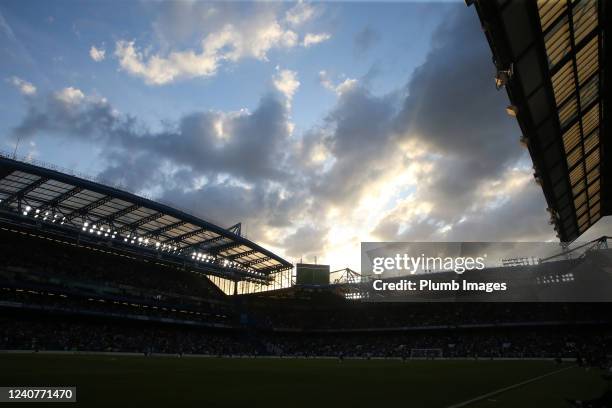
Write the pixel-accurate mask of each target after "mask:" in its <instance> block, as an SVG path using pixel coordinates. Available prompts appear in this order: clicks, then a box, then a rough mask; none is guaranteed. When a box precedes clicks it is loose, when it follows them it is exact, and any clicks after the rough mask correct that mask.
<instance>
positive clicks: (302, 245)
mask: <svg viewBox="0 0 612 408" xmlns="http://www.w3.org/2000/svg"><path fill="white" fill-rule="evenodd" d="M328 233H329V228H328V227H326V226H321V227H315V226H311V225H305V226H302V227H300V228H298V229H297V230H296V231H295V232H293V233H292V234H290V235H288V236H287V237H286V238H285V240H284V241H283V243H282V246H283V249H284V250H285V253H286V254H287V255H288V256H290V257H294V258H301V257H305V258H310V257H311V256H317V255H321V252H322V251H323V249H324V248H325V245H326V241H327V238H326V236H327V234H328Z"/></svg>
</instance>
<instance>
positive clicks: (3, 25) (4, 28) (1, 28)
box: [0, 12, 16, 40]
mask: <svg viewBox="0 0 612 408" xmlns="http://www.w3.org/2000/svg"><path fill="white" fill-rule="evenodd" d="M0 32H2V33H3V34H4V35H5V36H6V37H8V38H9V39H11V40H15V39H16V38H15V33H14V32H13V29H12V28H11V26H10V25H9V24H8V23H7V21H6V19H5V18H4V16H3V15H2V13H1V12H0Z"/></svg>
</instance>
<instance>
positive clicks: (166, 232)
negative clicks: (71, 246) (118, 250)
mask: <svg viewBox="0 0 612 408" xmlns="http://www.w3.org/2000/svg"><path fill="white" fill-rule="evenodd" d="M0 217H1V218H5V219H6V218H7V217H10V219H11V220H17V221H21V222H24V221H28V222H35V223H36V224H37V225H38V226H40V227H44V226H53V228H61V229H65V230H68V231H70V232H71V233H72V234H73V235H75V236H77V235H78V236H80V237H83V238H85V237H87V238H88V239H89V240H91V239H95V240H98V241H101V242H103V243H107V244H109V243H110V244H111V245H116V246H129V247H130V248H131V249H132V250H134V249H136V250H138V251H140V252H142V253H145V252H146V253H151V252H154V253H156V256H157V257H158V258H161V259H163V258H168V259H172V260H173V261H175V262H176V260H180V261H181V262H182V263H184V264H185V265H188V266H192V267H195V268H196V269H200V270H202V271H204V272H205V273H211V274H215V275H217V276H222V277H227V278H229V279H233V280H248V281H255V282H262V283H263V282H267V281H268V279H269V278H270V275H271V274H274V273H276V272H280V271H284V270H288V269H291V268H292V267H293V266H292V265H291V264H290V263H289V262H287V261H285V260H284V259H282V258H281V257H279V256H278V255H275V254H273V253H272V252H270V251H268V250H266V249H264V248H262V247H260V246H259V245H257V244H255V243H254V242H252V241H249V240H248V239H246V238H244V237H242V236H241V235H240V226H239V224H238V225H236V226H234V227H231V228H230V229H224V228H222V227H219V226H217V225H214V224H212V223H210V222H207V221H204V220H202V219H200V218H197V217H195V216H193V215H190V214H187V213H185V212H183V211H180V210H178V209H176V208H172V207H170V206H167V205H164V204H161V203H159V202H155V201H152V200H149V199H146V198H143V197H139V196H137V195H134V194H131V193H128V192H126V191H122V190H120V189H117V188H113V187H109V186H106V185H103V184H100V183H97V182H95V181H91V180H86V179H84V178H81V177H77V176H75V175H70V174H67V173H65V172H60V171H57V170H52V169H50V168H47V167H41V166H37V165H34V164H31V163H27V162H23V161H18V160H14V159H12V158H10V157H7V155H5V154H2V153H0Z"/></svg>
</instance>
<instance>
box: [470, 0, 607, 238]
mask: <svg viewBox="0 0 612 408" xmlns="http://www.w3.org/2000/svg"><path fill="white" fill-rule="evenodd" d="M471 3H474V4H475V6H476V9H477V11H478V15H479V18H480V20H481V22H482V25H483V30H484V32H485V35H486V37H487V40H488V42H489V45H490V47H491V50H492V52H493V59H494V63H495V66H496V69H497V75H496V77H495V83H496V86H497V87H498V88H501V87H505V88H506V91H507V92H508V96H509V97H510V101H511V105H510V106H508V108H507V111H508V113H509V114H510V115H512V116H516V118H517V119H518V123H519V125H520V127H521V131H522V132H523V137H522V138H521V142H522V143H523V144H524V145H526V147H527V148H528V149H529V153H530V154H531V158H532V160H533V164H534V170H535V174H534V177H535V179H536V181H537V182H538V183H539V184H540V185H541V186H542V189H543V190H544V195H545V196H546V200H547V202H548V206H549V208H548V211H549V213H550V216H551V220H550V221H551V224H553V225H554V226H555V230H556V231H557V234H558V237H559V239H560V240H561V241H563V242H571V241H573V240H575V239H576V238H577V237H579V236H580V235H581V234H582V233H584V232H585V231H586V230H587V229H588V228H589V227H590V226H592V225H593V224H594V223H595V222H597V220H599V219H600V218H601V217H602V216H605V215H610V214H611V213H612V200H611V196H612V181H611V180H610V177H611V175H612V159H611V157H612V143H611V142H610V137H609V136H610V134H609V132H610V130H609V128H608V127H609V125H608V121H607V119H608V118H609V117H610V113H609V110H610V103H606V100H607V98H608V96H609V94H610V79H609V78H608V77H607V75H606V71H605V66H606V65H607V64H608V63H609V59H610V54H611V52H610V49H609V48H610V43H609V38H608V37H609V36H606V35H605V32H606V28H607V25H608V23H609V21H610V19H611V16H610V15H611V13H612V7H610V6H611V4H609V3H610V2H608V1H603V0H580V1H577V0H538V1H537V2H536V1H522V0H498V1H478V0H472V1H469V2H468V4H471Z"/></svg>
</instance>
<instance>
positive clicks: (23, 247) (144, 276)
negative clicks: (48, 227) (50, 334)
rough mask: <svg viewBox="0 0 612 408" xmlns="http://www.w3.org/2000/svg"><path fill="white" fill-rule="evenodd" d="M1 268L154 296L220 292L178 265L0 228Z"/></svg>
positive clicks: (29, 277) (28, 277) (15, 274)
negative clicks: (167, 264) (135, 257)
mask: <svg viewBox="0 0 612 408" xmlns="http://www.w3.org/2000/svg"><path fill="white" fill-rule="evenodd" d="M0 257H1V258H2V261H3V262H2V265H0V268H1V269H2V271H3V274H4V275H5V276H10V277H11V278H13V279H21V280H25V281H37V282H43V283H49V282H54V283H58V282H61V283H64V284H66V285H75V284H81V285H83V284H87V283H89V284H92V285H100V286H107V287H112V288H115V289H117V290H119V291H120V292H123V293H131V292H138V293H147V294H148V295H149V296H151V297H172V298H184V297H185V296H188V297H193V298H194V299H193V300H196V299H198V298H199V299H202V298H205V299H210V298H219V297H221V293H220V291H219V290H218V289H217V288H216V287H215V286H214V284H212V283H211V282H210V281H209V280H208V279H206V278H204V277H202V276H199V275H197V274H195V273H193V272H190V271H187V270H182V269H181V268H178V267H170V266H162V265H159V264H157V263H154V262H145V261H144V260H137V259H132V258H130V257H128V256H124V255H121V254H118V253H114V252H113V251H111V250H110V249H109V250H108V251H106V252H104V251H102V250H100V249H97V250H94V249H92V248H89V247H85V246H83V247H81V246H77V245H71V244H68V243H64V242H61V241H60V240H51V239H45V238H41V237H37V236H30V235H24V234H19V233H14V232H10V231H5V230H0Z"/></svg>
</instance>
